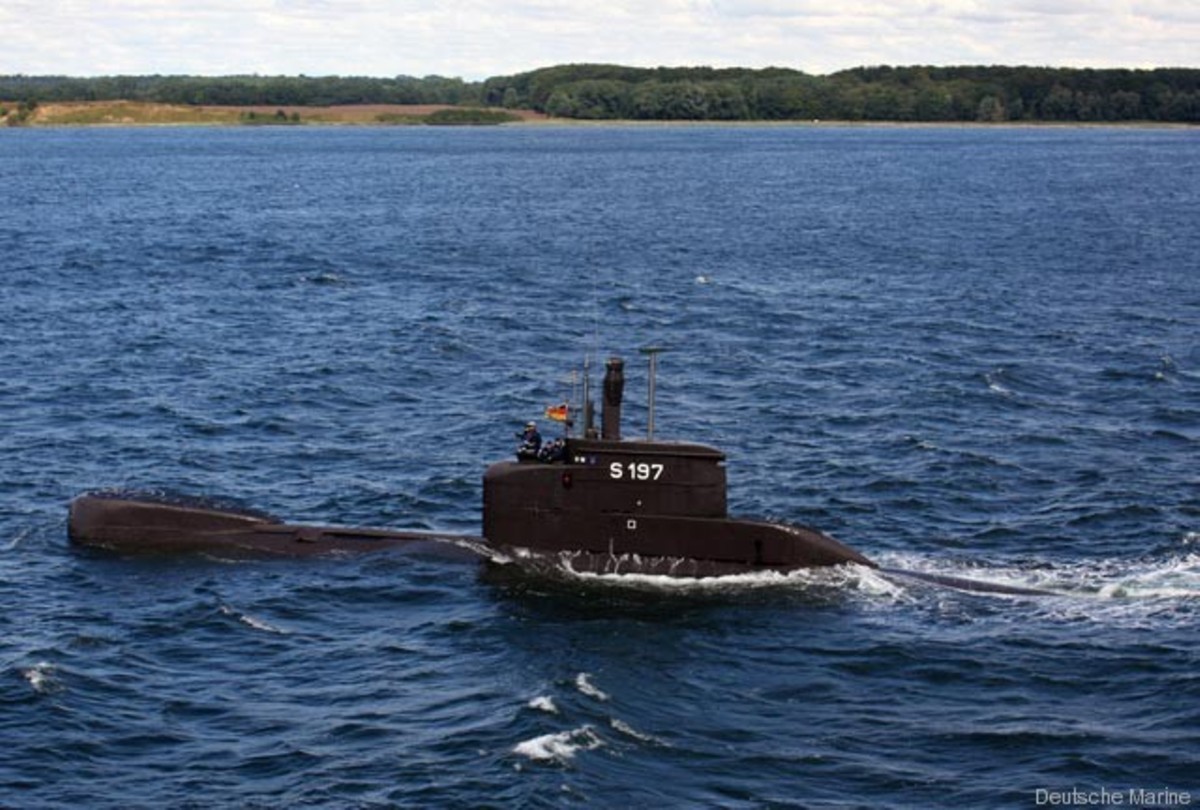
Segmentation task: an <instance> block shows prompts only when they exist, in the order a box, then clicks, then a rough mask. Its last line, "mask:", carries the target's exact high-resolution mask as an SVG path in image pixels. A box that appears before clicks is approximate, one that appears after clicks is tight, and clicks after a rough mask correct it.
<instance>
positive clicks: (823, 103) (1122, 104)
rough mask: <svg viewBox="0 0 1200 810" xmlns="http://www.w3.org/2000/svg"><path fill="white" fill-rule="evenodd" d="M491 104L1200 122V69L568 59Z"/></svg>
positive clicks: (642, 112) (572, 110)
mask: <svg viewBox="0 0 1200 810" xmlns="http://www.w3.org/2000/svg"><path fill="white" fill-rule="evenodd" d="M481 101H482V103H484V104H488V105H495V106H509V107H531V108H533V109H535V110H539V111H541V112H545V113H547V114H549V115H554V116H563V117H567V118H590V119H652V120H766V121H781V120H813V119H831V120H845V121H989V122H1000V121H1163V122H1167V121H1169V122H1189V123H1196V122H1200V70H1194V69H1182V68H1180V69H1175V68H1171V69H1157V70H1123V69H1114V70H1091V69H1064V68H1034V67H948V68H938V67H903V68H895V67H872V68H855V69H853V70H847V71H842V72H840V73H834V74H831V75H828V76H812V75H808V74H805V73H801V72H799V71H794V70H786V69H781V68H768V69H765V70H748V69H743V68H732V69H713V68H654V69H639V68H628V67H620V66H616V65H562V66H558V67H552V68H545V69H542V70H535V71H531V72H528V73H521V74H517V75H515V76H505V77H498V78H492V79H488V80H487V81H485V82H484V83H483V95H482V98H481Z"/></svg>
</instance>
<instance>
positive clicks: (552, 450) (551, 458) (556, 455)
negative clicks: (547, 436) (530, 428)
mask: <svg viewBox="0 0 1200 810" xmlns="http://www.w3.org/2000/svg"><path fill="white" fill-rule="evenodd" d="M566 457H567V442H566V441H565V440H564V439H555V440H554V441H552V442H546V443H545V444H544V445H542V452H540V453H538V461H545V462H547V463H548V464H553V463H554V462H556V461H562V460H563V459H565V458H566Z"/></svg>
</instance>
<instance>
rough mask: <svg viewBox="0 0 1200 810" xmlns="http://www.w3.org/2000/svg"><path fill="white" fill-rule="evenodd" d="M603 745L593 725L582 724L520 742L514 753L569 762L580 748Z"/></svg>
mask: <svg viewBox="0 0 1200 810" xmlns="http://www.w3.org/2000/svg"><path fill="white" fill-rule="evenodd" d="M602 745H604V741H603V740H601V739H600V738H599V737H597V736H596V734H595V732H594V731H592V727H591V726H582V727H580V728H577V729H573V730H571V731H560V732H558V733H557V734H543V735H542V736H540V737H534V738H532V739H529V740H525V741H524V742H519V743H517V744H516V745H515V746H514V747H513V753H515V754H520V755H521V756H523V757H528V758H529V759H532V760H537V761H538V762H568V761H570V760H572V759H574V758H575V752H577V751H579V750H580V749H582V750H584V751H591V750H593V749H595V748H599V747H600V746H602Z"/></svg>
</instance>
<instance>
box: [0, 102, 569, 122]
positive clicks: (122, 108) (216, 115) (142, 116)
mask: <svg viewBox="0 0 1200 810" xmlns="http://www.w3.org/2000/svg"><path fill="white" fill-rule="evenodd" d="M17 106H18V105H17V104H15V103H12V104H5V103H3V102H0V108H7V109H9V110H16V109H17ZM463 109H465V108H461V107H454V106H452V105H449V104H342V105H337V106H331V107H300V106H271V105H257V106H245V107H243V106H204V105H187V104H157V103H149V102H138V101H76V102H56V103H44V104H39V105H38V106H37V107H36V108H34V109H33V110H32V111H30V113H29V114H28V115H27V117H25V119H24V121H23V123H24V124H26V125H32V126H72V125H74V126H85V125H106V124H107V125H118V126H129V125H146V124H151V125H154V124H157V125H171V124H189V125H195V124H218V125H219V124H240V123H256V122H257V123H271V122H272V121H274V120H278V121H279V122H280V123H285V122H286V123H309V124H381V123H384V124H388V123H390V124H422V123H426V122H428V121H429V118H430V116H433V115H435V114H437V113H441V112H442V111H446V110H463ZM471 109H472V110H474V109H476V108H471ZM494 112H496V113H499V112H503V113H504V114H507V115H509V116H511V117H513V118H515V119H517V120H519V121H535V120H542V119H545V118H546V116H545V115H544V114H542V113H539V112H535V111H533V110H503V111H500V110H496V111H494Z"/></svg>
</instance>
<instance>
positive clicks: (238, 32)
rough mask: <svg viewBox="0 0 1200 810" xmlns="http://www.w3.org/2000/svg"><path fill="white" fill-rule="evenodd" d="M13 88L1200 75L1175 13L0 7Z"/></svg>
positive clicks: (942, 8)
mask: <svg viewBox="0 0 1200 810" xmlns="http://www.w3.org/2000/svg"><path fill="white" fill-rule="evenodd" d="M0 30H3V31H4V32H5V34H4V37H3V43H4V45H3V47H2V48H0V73H35V74H36V73H66V74H73V75H97V74H106V73H200V74H227V73H250V72H257V73H266V74H274V73H282V74H299V73H305V74H308V75H322V74H331V73H340V74H365V75H377V76H387V75H395V74H400V73H405V74H416V75H424V74H428V73H440V74H443V75H449V76H462V77H464V78H468V79H477V78H483V77H485V76H489V75H496V74H501V73H511V72H516V71H520V70H527V69H531V68H534V67H539V66H544V65H550V64H558V63H563V62H615V63H622V64H630V65H643V66H650V65H660V64H671V65H703V64H707V65H715V66H730V65H743V66H749V67H764V66H767V65H782V66H788V67H795V68H799V69H801V70H807V71H809V72H813V73H826V72H829V71H833V70H839V69H842V68H847V67H854V66H857V65H872V64H894V65H909V64H1035V65H1058V66H1067V65H1073V66H1089V67H1106V66H1128V67H1151V66H1156V65H1171V66H1195V65H1196V64H1197V53H1198V52H1197V50H1196V47H1195V43H1197V42H1200V7H1198V6H1197V4H1195V3H1190V2H1189V3H1181V2H1178V1H1177V0H1174V1H1173V2H1167V0H1124V1H1123V2H1095V1H1094V0H1006V1H1005V0H997V1H995V2H992V1H988V2H985V1H984V0H895V1H894V2H884V1H883V0H842V2H839V3H831V2H828V0H608V1H607V2H595V0H511V2H497V1H496V0H459V1H458V2H455V0H394V1H393V2H381V1H378V0H194V1H193V2H191V3H187V4H182V3H176V2H168V0H96V1H95V2H83V1H82V0H0Z"/></svg>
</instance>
